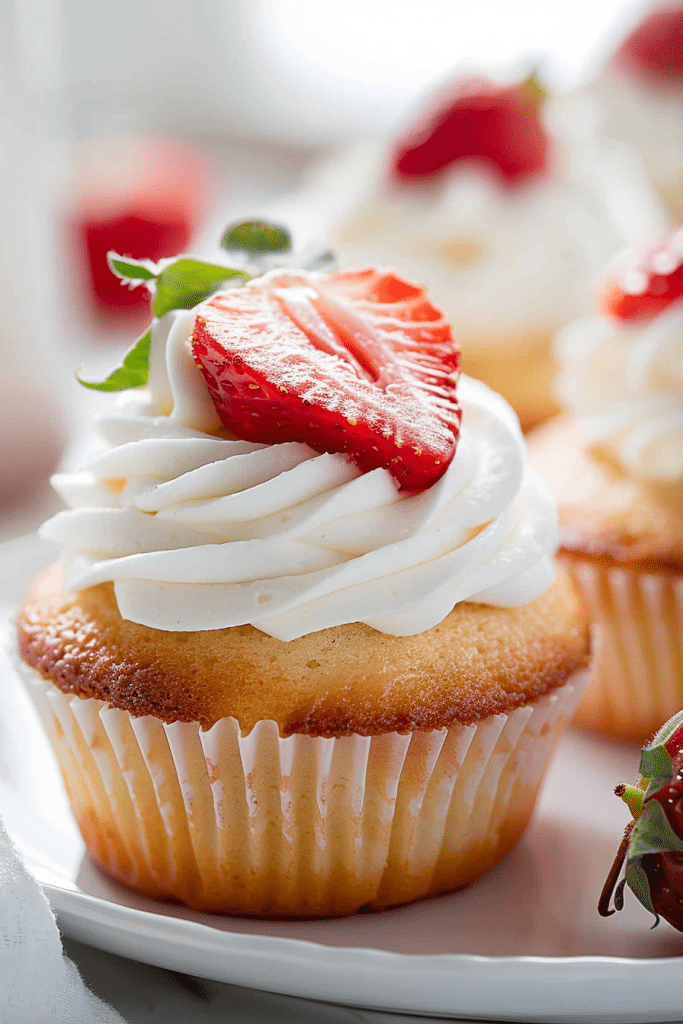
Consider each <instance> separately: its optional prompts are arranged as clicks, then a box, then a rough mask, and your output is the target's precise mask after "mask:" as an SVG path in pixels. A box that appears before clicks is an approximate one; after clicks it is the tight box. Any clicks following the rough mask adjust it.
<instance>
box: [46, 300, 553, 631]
mask: <svg viewBox="0 0 683 1024" xmlns="http://www.w3.org/2000/svg"><path fill="white" fill-rule="evenodd" d="M195 314H196V311H189V312H182V313H177V314H170V315H169V317H167V318H165V319H164V321H162V322H160V323H157V324H155V326H154V329H153V335H152V354H151V360H150V382H149V388H148V389H146V390H145V391H142V392H129V393H127V394H125V395H124V396H122V400H120V401H119V404H118V406H117V408H116V411H115V412H114V413H113V414H110V415H106V416H104V417H102V418H100V420H99V421H98V429H99V432H100V434H101V435H102V437H103V438H104V440H105V442H106V447H105V448H104V450H103V451H102V452H101V453H100V454H98V455H96V456H95V458H94V459H92V460H91V461H90V462H89V463H88V465H86V466H85V468H84V469H82V470H81V471H80V472H75V473H66V474H59V475H57V476H56V477H54V478H53V485H54V487H55V488H56V490H57V491H58V493H59V494H60V495H61V496H62V498H63V499H64V501H65V503H66V504H67V506H69V508H68V510H67V511H64V512H61V513H59V514H58V515H56V516H55V517H53V518H52V519H50V520H49V521H48V522H47V523H45V524H44V525H43V527H42V528H41V531H40V532H41V535H42V536H43V537H46V538H48V539H50V540H53V541H58V542H60V543H61V544H63V545H64V548H65V563H66V585H67V587H69V588H74V589H80V588H85V587H89V586H93V585H95V584H98V583H102V582H105V581H113V583H114V587H115V594H116V599H117V602H118V605H119V609H120V611H121V615H122V616H123V617H124V618H126V619H130V620H132V621H134V622H138V623H140V624H142V625H146V626H152V627H155V628H158V629H164V630H202V629H217V628H222V627H227V626H235V625H241V624H245V623H251V624H252V625H254V626H256V627H257V628H258V629H260V630H262V631H263V632H265V633H268V634H270V635H271V636H274V637H278V638H280V639H282V640H292V639H295V638H296V637H299V636H302V635H305V634H308V633H312V632H315V631H317V630H320V629H324V628H326V627H329V626H334V625H340V624H342V623H347V622H365V623H367V624H368V625H369V626H372V627H373V628H375V629H377V630H379V631H381V632H384V633H390V634H394V635H411V634H415V633H419V632H422V631H423V630H425V629H428V628H430V627H431V626H433V625H435V624H437V623H438V622H440V621H441V620H442V619H443V618H445V616H446V615H448V613H449V612H450V611H451V609H452V608H453V606H454V605H455V604H457V603H458V602H460V601H465V600H470V601H479V602H484V603H487V604H496V605H505V606H514V605H518V604H525V603H527V602H528V601H531V600H533V599H534V598H535V597H537V596H538V595H539V594H541V593H542V592H543V591H544V590H545V589H547V587H548V586H549V585H550V583H551V581H552V578H553V568H552V556H553V553H554V550H555V547H556V541H557V514H556V508H555V503H554V500H553V498H552V497H551V495H550V493H549V491H548V490H547V489H546V487H545V486H544V485H543V484H542V483H541V482H540V480H539V479H538V478H537V477H536V476H535V475H534V474H533V472H532V471H531V470H528V469H525V447H524V440H523V438H522V435H521V432H520V429H519V424H518V422H517V419H516V417H515V415H514V413H513V412H512V410H511V408H510V407H509V406H508V405H507V403H506V402H505V401H504V400H503V399H502V398H500V397H499V396H498V395H496V394H495V393H494V392H492V391H491V390H489V389H488V388H487V387H486V386H485V385H483V384H481V383H479V382H477V381H473V380H468V379H467V378H462V379H461V381H460V383H459V397H460V400H461V404H462V408H463V425H462V434H461V437H460V440H459V444H458V449H457V452H456V455H455V458H454V459H453V461H452V463H451V465H450V466H449V468H448V470H447V472H446V473H445V474H444V476H443V477H442V478H441V479H440V480H439V481H438V482H437V483H436V484H435V485H433V486H432V487H431V488H429V489H428V490H426V491H424V492H422V493H420V494H406V493H404V492H401V491H400V490H399V489H398V485H397V484H396V482H395V480H394V478H393V477H392V476H391V474H390V473H389V472H388V471H387V470H385V469H376V470H373V471H372V472H368V473H361V471H360V470H359V469H358V468H357V467H356V466H355V465H354V464H353V463H352V462H351V461H350V460H349V459H348V458H347V457H346V456H345V455H340V454H320V453H318V452H316V451H314V450H313V449H311V448H309V447H308V446H307V445H305V444H300V443H295V442H288V443H282V444H274V445H263V444H254V443H250V442H246V441H240V440H237V439H235V438H233V437H232V436H231V435H229V434H228V433H227V432H226V431H225V430H224V429H223V428H221V425H220V422H219V420H218V417H217V415H216V412H215V409H214V407H213V403H212V402H211V399H210V397H209V394H208V391H207V389H206V387H205V385H204V382H203V378H202V376H201V374H200V371H199V370H198V368H197V367H196V366H195V364H194V361H193V359H192V354H191V351H190V346H189V337H190V334H191V331H192V326H193V323H194V318H195Z"/></svg>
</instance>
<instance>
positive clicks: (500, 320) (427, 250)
mask: <svg viewBox="0 0 683 1024" xmlns="http://www.w3.org/2000/svg"><path fill="white" fill-rule="evenodd" d="M388 164H389V157H388V154H387V151H386V150H385V149H383V148H380V147H377V146H365V147H359V148H356V149H354V150H350V151H347V152H346V153H344V154H342V155H340V156H338V157H337V158H336V159H333V160H332V161H330V162H328V164H327V165H325V166H324V167H322V168H320V169H319V171H318V172H317V174H315V175H314V177H313V179H312V180H311V182H310V183H309V185H308V187H307V188H306V189H305V190H304V195H303V196H302V199H301V204H300V205H301V208H300V210H298V211H297V210H296V209H293V210H291V211H288V212H286V214H285V215H286V216H289V217H291V218H292V219H293V220H294V222H296V223H298V224H299V230H300V233H301V235H302V236H304V237H307V236H309V235H315V236H320V235H321V234H326V235H327V237H329V239H330V241H331V244H332V247H333V249H334V250H335V251H336V252H337V253H338V254H339V256H340V257H341V258H342V260H343V262H344V264H345V265H348V266H358V265H362V264H364V263H367V262H368V261H371V262H378V263H380V264H382V263H384V264H386V265H387V266H392V267H394V268H395V269H396V270H397V271H398V272H399V273H403V274H406V275H407V276H409V277H411V278H412V279H413V280H419V281H424V282H425V284H426V285H427V287H428V288H429V291H430V294H431V295H432V296H433V298H434V300H435V301H436V302H438V303H439V305H440V306H441V307H442V308H443V309H444V310H445V312H446V315H447V316H448V318H449V320H450V322H451V324H452V326H453V332H454V334H455V336H456V337H461V338H462V339H463V340H464V339H466V338H467V336H468V334H474V335H476V337H477V341H478V343H485V342H486V341H487V340H490V341H491V343H492V344H495V345H499V344H501V343H504V342H505V340H506V339H510V340H511V341H513V342H514V341H515V339H516V338H518V337H519V335H520V334H526V333H527V332H529V331H542V332H545V331H547V330H549V329H550V330H553V329H557V328H558V327H559V326H561V325H562V324H563V323H566V322H567V321H568V320H570V319H572V318H573V317H575V316H577V315H581V314H582V313H585V314H587V313H588V312H589V311H590V309H591V308H592V300H593V293H594V287H595V282H596V280H597V278H598V275H599V274H600V273H601V271H602V268H603V267H604V265H605V263H606V262H607V260H608V259H610V258H611V257H612V256H613V255H614V254H615V253H616V252H618V251H620V250H621V249H623V248H624V247H625V246H626V245H627V244H628V243H629V242H634V241H644V240H645V239H647V238H650V237H652V236H653V235H656V234H657V233H659V232H660V231H661V230H663V228H664V226H665V225H666V218H665V216H664V213H663V211H662V210H661V208H660V207H659V205H658V204H657V202H656V201H655V200H654V198H653V196H652V194H651V191H650V189H649V186H648V184H647V180H646V178H645V175H644V174H643V173H642V169H641V168H640V166H639V164H638V161H637V159H636V158H634V157H633V155H632V154H630V153H629V152H627V151H625V150H624V149H623V148H622V147H619V146H608V145H605V144H603V143H599V142H598V141H597V140H596V139H595V138H594V137H593V136H589V135H586V136H585V137H582V138H581V139H580V140H579V142H578V143H575V144H574V145H571V146H568V147H567V148H566V150H565V149H564V148H563V147H561V146H560V144H559V143H557V142H556V151H555V160H554V165H553V166H552V167H551V169H550V170H549V172H548V173H547V174H544V175H538V176H536V177H534V178H532V179H529V181H528V182H527V183H526V184H521V185H519V186H517V187H515V188H508V187H505V186H504V185H502V184H501V182H500V180H499V179H498V177H497V176H496V175H495V174H494V173H493V172H492V171H490V170H488V169H487V167H486V165H485V164H484V163H480V162H478V161H471V162H469V161H458V162H457V163H454V164H453V165H452V166H451V167H450V168H449V169H448V170H447V171H446V172H445V173H444V174H442V175H439V176H438V177H437V178H435V179H434V180H432V179H430V178H421V179H417V180H416V181H415V183H402V184H401V185H398V186H396V187H394V188H392V187H390V186H389V185H388V184H387V180H386V168H387V166H388ZM634 206H635V207H636V208H637V210H638V212H637V213H636V214H634Z"/></svg>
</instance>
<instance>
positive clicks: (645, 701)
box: [563, 559, 683, 744]
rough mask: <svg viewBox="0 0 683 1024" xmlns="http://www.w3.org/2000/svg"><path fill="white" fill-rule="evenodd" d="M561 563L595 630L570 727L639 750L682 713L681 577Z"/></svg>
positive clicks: (682, 591) (586, 564)
mask: <svg viewBox="0 0 683 1024" xmlns="http://www.w3.org/2000/svg"><path fill="white" fill-rule="evenodd" d="M563 562H564V565H565V567H566V568H567V570H568V571H569V573H570V575H571V576H572V578H573V580H574V582H575V583H576V585H577V587H578V589H579V591H580V592H581V595H582V597H583V599H584V602H585V604H586V607H587V610H588V612H589V614H590V616H591V618H592V619H593V621H594V622H595V623H596V624H597V626H598V631H599V643H598V646H597V650H596V654H595V660H594V662H593V672H592V675H591V680H590V683H589V685H588V689H587V690H586V693H585V695H584V698H583V700H582V701H581V703H580V705H579V709H578V711H577V715H576V721H577V722H578V723H579V724H581V725H582V726H585V727H586V728H589V729H592V730H594V731H597V732H602V733H607V734H608V735H610V736H615V737H618V738H620V739H625V740H634V741H636V742H637V743H638V744H642V743H643V742H644V741H645V740H646V739H647V738H648V737H649V736H650V735H651V734H652V733H653V732H655V731H656V730H657V729H658V728H659V727H660V726H661V725H663V724H664V722H666V721H667V719H669V718H671V716H672V715H673V714H675V712H677V711H680V709H681V707H683V577H681V576H673V575H667V574H664V573H645V572H637V571H636V570H634V569H629V568H621V567H619V568H617V567H610V568H606V567H604V566H602V565H600V564H598V563H593V562H581V561H578V560H575V559H563Z"/></svg>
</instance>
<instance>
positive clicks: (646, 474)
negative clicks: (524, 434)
mask: <svg viewBox="0 0 683 1024" xmlns="http://www.w3.org/2000/svg"><path fill="white" fill-rule="evenodd" d="M556 354H557V357H558V360H559V362H560V366H561V371H560V374H559V377H558V380H557V385H556V387H557V391H558V395H559V397H560V400H561V401H562V402H563V403H564V404H565V405H566V406H567V407H568V408H570V409H571V410H572V411H573V412H574V413H576V415H577V416H578V418H579V424H580V428H581V432H582V435H583V437H584V439H585V441H586V443H587V444H589V445H595V446H599V447H600V448H601V449H603V450H606V451H608V452H609V453H610V454H611V455H612V456H613V457H614V458H615V459H616V460H617V461H618V462H619V463H620V464H621V466H622V467H623V469H624V470H625V471H626V472H627V473H629V474H631V475H633V476H635V477H638V478H639V479H642V480H647V481H652V482H656V483H665V484H672V483H683V299H679V300H678V301H677V302H674V303H672V304H671V305H670V306H669V307H668V308H667V309H665V310H664V311H663V312H662V313H660V314H659V316H657V317H655V318H654V319H653V320H651V321H650V322H649V323H645V324H643V323H625V322H622V321H620V320H616V319H612V318H610V317H606V316H603V317H594V318H592V319H587V320H579V321H576V322H575V323H573V324H571V325H570V326H568V327H566V328H565V329H564V330H563V331H561V332H560V334H559V335H558V338H557V343H556Z"/></svg>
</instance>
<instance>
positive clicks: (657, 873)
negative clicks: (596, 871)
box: [598, 711, 683, 932]
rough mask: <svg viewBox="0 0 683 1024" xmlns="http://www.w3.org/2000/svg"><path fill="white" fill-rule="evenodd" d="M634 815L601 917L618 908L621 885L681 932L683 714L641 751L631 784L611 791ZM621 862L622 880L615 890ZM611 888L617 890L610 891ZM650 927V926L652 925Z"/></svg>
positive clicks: (601, 905) (602, 901) (610, 878)
mask: <svg viewBox="0 0 683 1024" xmlns="http://www.w3.org/2000/svg"><path fill="white" fill-rule="evenodd" d="M614 792H615V793H616V795H617V796H620V797H621V798H622V800H623V801H624V802H625V803H626V804H627V806H628V809H629V811H630V812H631V814H632V815H633V818H632V820H631V821H630V822H629V824H628V825H627V826H626V830H625V832H624V838H623V839H622V841H621V845H620V847H619V851H618V853H617V856H616V858H615V861H614V864H613V865H612V868H611V870H610V872H609V875H608V877H607V881H606V882H605V886H604V888H603V891H602V894H601V896H600V901H599V904H598V911H599V913H600V914H601V915H602V916H603V917H610V916H611V915H612V914H613V913H614V910H611V909H610V906H609V903H610V900H611V898H612V894H613V893H614V906H615V909H616V910H623V907H624V887H625V886H626V885H628V887H629V889H631V891H632V892H633V894H634V895H635V896H636V897H637V898H638V900H639V901H640V902H641V903H642V905H643V906H644V907H645V908H646V910H649V911H650V913H652V914H654V915H655V925H657V924H658V923H659V918H660V916H661V917H663V918H664V920H665V921H668V923H669V924H670V925H672V926H673V927H674V928H677V929H678V930H679V931H680V932H683V711H679V712H678V714H676V715H674V716H673V718H671V719H670V720H669V721H668V722H666V723H665V724H664V725H663V726H662V728H661V729H660V730H659V731H658V733H657V735H656V736H655V737H654V739H653V740H652V741H651V742H650V743H648V744H646V746H644V747H643V751H642V754H641V758H640V775H639V776H638V778H637V779H636V783H635V785H634V786H627V785H625V784H624V783H623V782H622V783H620V784H619V785H618V786H617V787H616V788H615V790H614ZM624 862H626V871H625V876H624V878H623V880H622V881H621V882H620V883H619V885H618V886H617V884H616V883H617V879H618V877H619V874H620V872H621V868H622V866H623V864H624ZM615 886H616V891H615ZM653 927H654V925H653Z"/></svg>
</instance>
